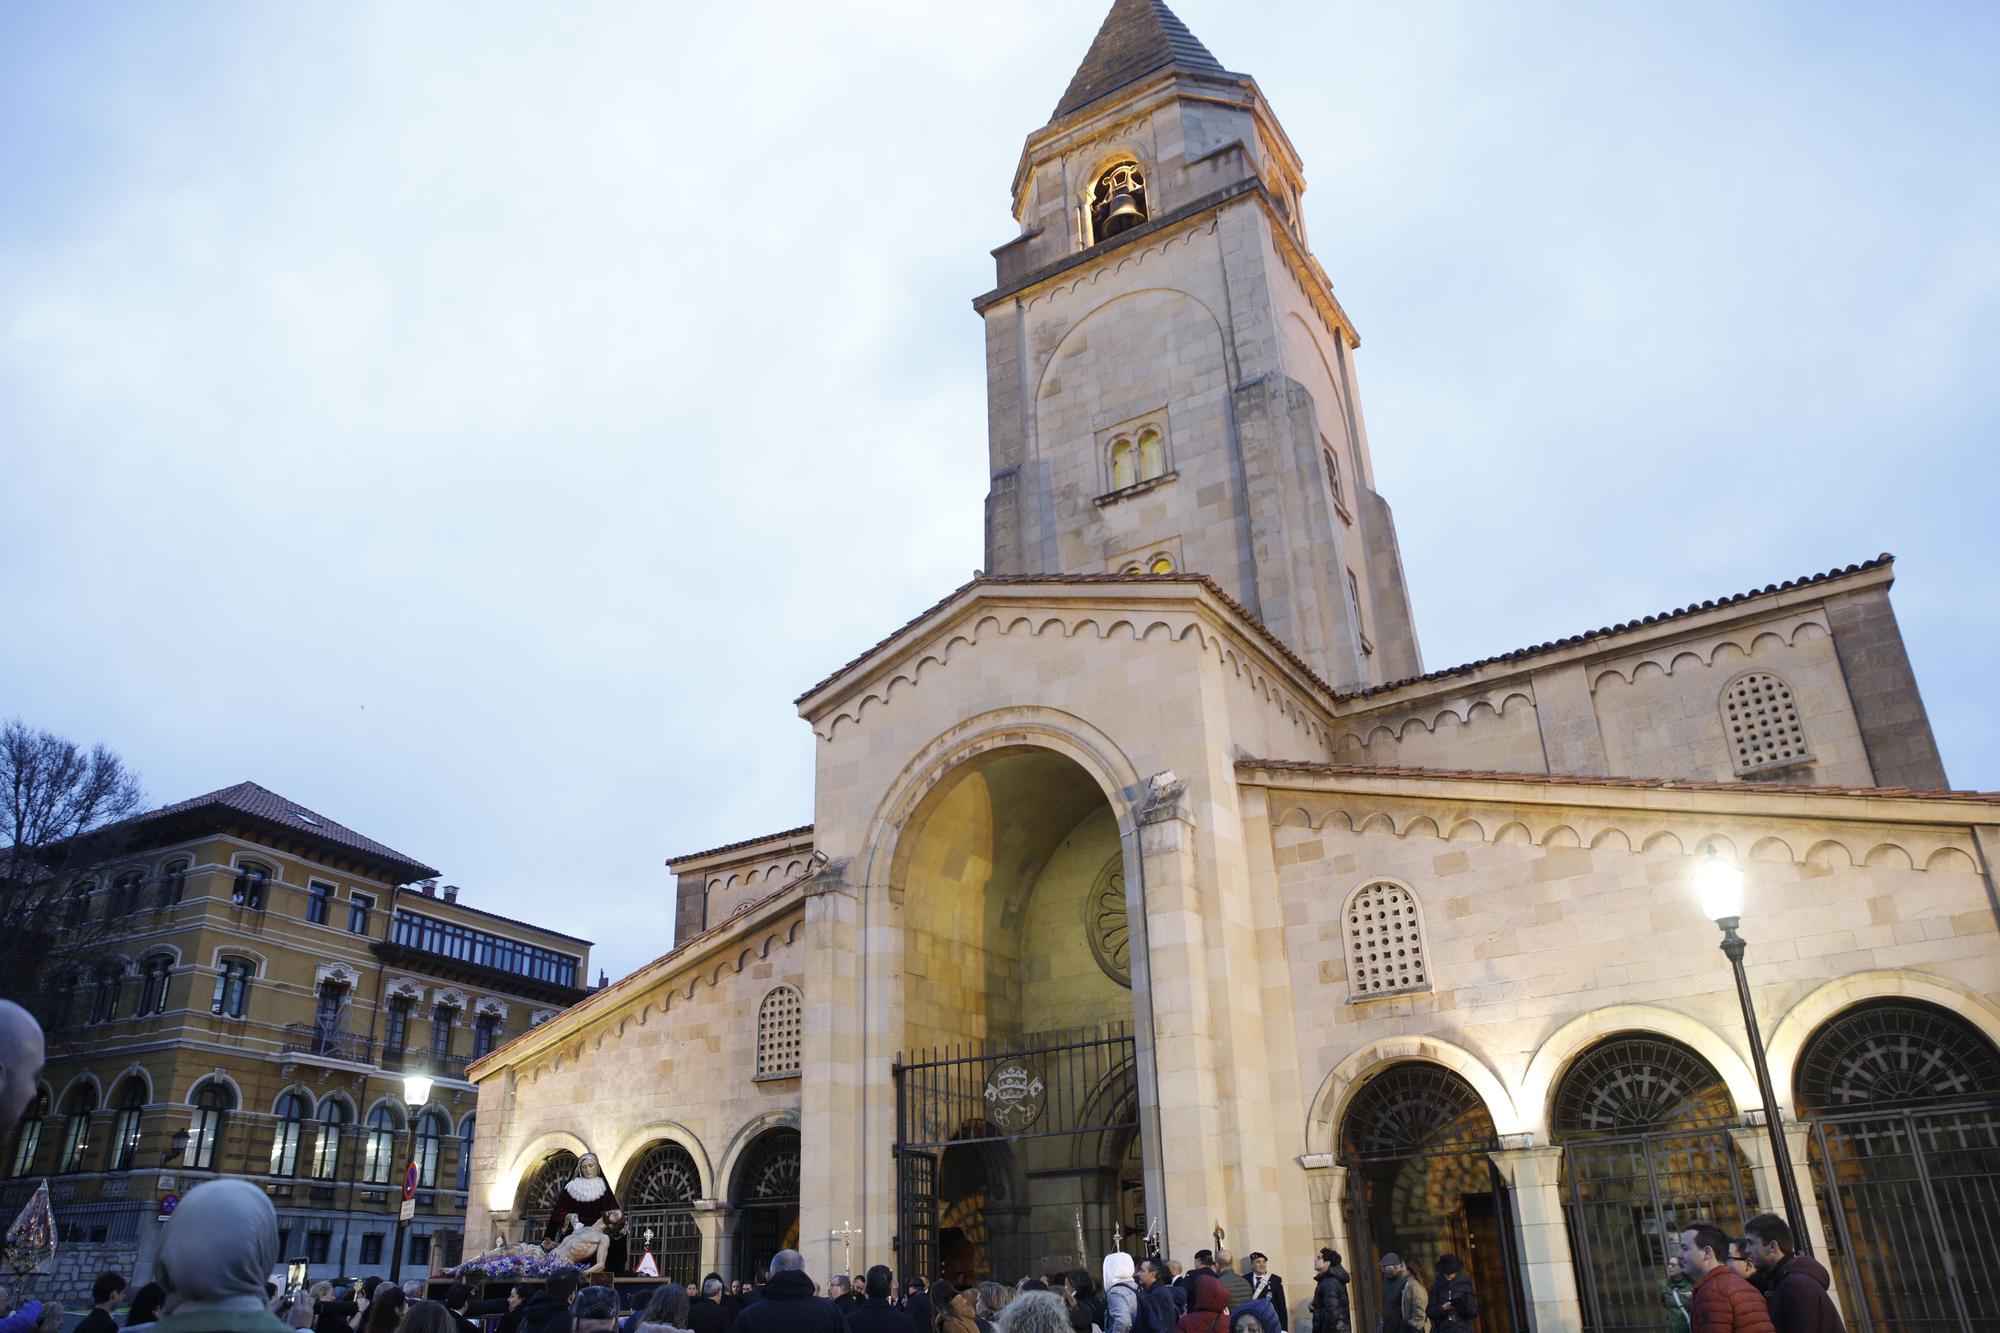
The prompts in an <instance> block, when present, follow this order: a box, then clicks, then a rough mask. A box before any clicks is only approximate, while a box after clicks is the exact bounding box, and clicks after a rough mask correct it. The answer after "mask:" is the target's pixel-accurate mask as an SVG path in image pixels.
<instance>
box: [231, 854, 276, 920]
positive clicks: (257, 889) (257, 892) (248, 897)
mask: <svg viewBox="0 0 2000 1333" xmlns="http://www.w3.org/2000/svg"><path fill="white" fill-rule="evenodd" d="M270 882H271V870H270V867H268V866H261V865H258V864H257V863H256V862H255V861H245V862H244V863H243V864H242V865H241V866H239V867H237V870H236V885H235V887H234V889H232V890H231V891H230V895H229V900H230V901H231V902H232V903H234V904H235V905H236V906H238V907H247V908H249V909H250V910H251V911H253V912H261V911H263V910H264V892H265V888H266V886H268V885H269V884H270Z"/></svg>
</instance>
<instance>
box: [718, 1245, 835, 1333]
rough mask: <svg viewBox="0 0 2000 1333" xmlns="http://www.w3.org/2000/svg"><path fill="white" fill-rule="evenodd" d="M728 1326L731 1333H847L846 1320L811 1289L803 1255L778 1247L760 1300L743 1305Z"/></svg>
mask: <svg viewBox="0 0 2000 1333" xmlns="http://www.w3.org/2000/svg"><path fill="white" fill-rule="evenodd" d="M731 1328H732V1330H733V1333H847V1320H846V1319H844V1318H842V1317H841V1313H840V1311H839V1310H837V1309H835V1308H834V1305H833V1302H832V1301H829V1300H825V1299H823V1298H821V1297H820V1296H819V1295H818V1294H817V1293H816V1292H815V1291H814V1289H813V1280H812V1279H811V1278H809V1277H807V1276H806V1261H805V1256H804V1255H802V1254H800V1253H799V1252H798V1251H797V1250H779V1251H778V1253H777V1254H776V1255H775V1256H773V1257H772V1259H771V1280H770V1281H769V1282H766V1283H765V1284H764V1291H763V1299H761V1300H759V1301H758V1302H757V1303H756V1304H755V1305H751V1306H746V1307H745V1308H744V1310H743V1313H742V1314H739V1315H737V1316H736V1322H735V1323H734V1324H733V1325H731Z"/></svg>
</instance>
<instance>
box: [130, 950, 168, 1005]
mask: <svg viewBox="0 0 2000 1333" xmlns="http://www.w3.org/2000/svg"><path fill="white" fill-rule="evenodd" d="M173 975H174V957H173V955H172V954H166V953H156V954H148V955H147V956H146V958H145V959H144V960H143V961H142V962H141V963H140V964H139V977H140V981H139V1007H138V1008H137V1009H135V1010H133V1011H132V1012H133V1013H134V1014H135V1015H144V1014H163V1013H165V1012H166V1011H167V986H168V983H170V982H171V981H172V980H173Z"/></svg>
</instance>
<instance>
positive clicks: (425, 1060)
mask: <svg viewBox="0 0 2000 1333" xmlns="http://www.w3.org/2000/svg"><path fill="white" fill-rule="evenodd" d="M466 1063H467V1061H466V1057H465V1056H462V1055H438V1054H436V1053H435V1052H433V1051H426V1050H421V1049H419V1048H417V1047H414V1046H412V1047H408V1048H406V1049H402V1050H391V1049H389V1048H387V1047H384V1048H383V1050H382V1068H383V1070H384V1071H385V1072H387V1073H391V1074H429V1075H430V1076H431V1077H432V1078H448V1079H454V1080H456V1081H458V1082H460V1083H463V1082H465V1066H466Z"/></svg>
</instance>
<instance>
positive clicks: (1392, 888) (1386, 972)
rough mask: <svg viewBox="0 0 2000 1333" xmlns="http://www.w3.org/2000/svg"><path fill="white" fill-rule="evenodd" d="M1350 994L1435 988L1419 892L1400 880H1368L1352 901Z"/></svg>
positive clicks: (1353, 996) (1350, 996)
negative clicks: (1418, 900) (1418, 897)
mask: <svg viewBox="0 0 2000 1333" xmlns="http://www.w3.org/2000/svg"><path fill="white" fill-rule="evenodd" d="M1345 925H1346V930H1347V991H1348V994H1347V998H1348V999H1349V1000H1350V1001H1352V1000H1372V999H1374V998H1375V997H1376V996H1378V995H1399V994H1402V993H1403V992H1405V991H1415V990H1429V989H1430V984H1431V972H1430V958H1429V955H1428V954H1427V953H1426V951H1425V948H1424V923H1423V918H1422V916H1421V915H1419V913H1418V911H1417V899H1416V895H1415V894H1413V893H1411V892H1410V891H1409V890H1408V889H1406V888H1404V887H1403V886H1402V885H1400V884H1389V883H1383V882H1378V883H1374V884H1364V885H1363V886H1361V887H1360V888H1359V889H1356V890H1355V891H1354V896H1353V897H1351V898H1349V899H1348V900H1347V915H1346V921H1345Z"/></svg>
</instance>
